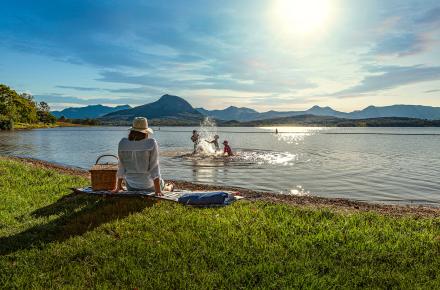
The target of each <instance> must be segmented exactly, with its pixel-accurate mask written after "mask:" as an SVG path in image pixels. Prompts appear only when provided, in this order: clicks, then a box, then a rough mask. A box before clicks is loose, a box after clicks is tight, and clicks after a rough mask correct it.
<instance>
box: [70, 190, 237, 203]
mask: <svg viewBox="0 0 440 290" xmlns="http://www.w3.org/2000/svg"><path fill="white" fill-rule="evenodd" d="M72 190H73V191H74V192H75V193H84V194H92V195H97V196H148V197H152V198H157V199H163V200H168V201H173V202H179V203H181V204H185V205H189V206H199V207H207V206H208V207H215V206H226V205H229V204H231V203H233V202H234V201H237V200H240V199H242V198H243V197H242V196H239V195H237V193H236V192H231V191H189V190H175V191H164V192H162V193H163V196H156V195H155V193H154V192H150V191H120V192H118V193H112V192H111V191H105V190H100V191H93V190H92V188H91V187H84V188H72ZM215 193H223V194H226V198H225V199H224V202H223V203H221V204H219V203H215V204H196V203H197V199H200V196H201V197H202V198H203V197H207V196H212V195H213V194H215ZM191 196H192V197H191ZM197 196H199V198H198V197H197ZM189 200H191V201H189Z"/></svg>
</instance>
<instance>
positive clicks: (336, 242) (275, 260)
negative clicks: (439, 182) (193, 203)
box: [0, 158, 440, 289]
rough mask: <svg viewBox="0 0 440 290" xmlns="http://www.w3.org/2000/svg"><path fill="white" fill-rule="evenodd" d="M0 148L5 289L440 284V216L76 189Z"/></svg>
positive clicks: (71, 180)
mask: <svg viewBox="0 0 440 290" xmlns="http://www.w3.org/2000/svg"><path fill="white" fill-rule="evenodd" d="M87 183H88V181H87V180H85V179H83V178H80V177H74V176H68V175H62V174H59V173H57V172H55V171H52V170H46V169H41V168H35V167H31V166H29V165H25V164H23V163H20V162H18V161H11V160H7V159H1V158H0V288H4V289H11V288H21V289H28V288H74V289H77V288H124V289H127V288H132V289H133V288H249V287H258V288H275V289H279V288H295V287H304V288H324V289H328V288H356V287H366V288H406V289H409V288H427V289H429V288H430V289H434V288H439V287H440V277H439V273H440V240H439V236H440V219H437V218H423V219H422V218H420V219H415V218H412V217H400V218H396V217H388V216H383V215H379V214H374V213H352V214H342V213H338V212H336V211H331V210H329V209H311V208H301V207H293V206H288V205H277V204H269V203H264V202H248V201H240V202H238V203H235V204H234V205H232V206H228V207H225V208H220V209H194V208H188V207H185V206H181V205H178V204H174V203H170V202H163V201H162V202H153V201H151V200H148V199H141V198H109V199H99V198H95V197H89V196H80V195H71V194H70V191H69V189H68V188H69V187H72V186H80V185H84V184H87Z"/></svg>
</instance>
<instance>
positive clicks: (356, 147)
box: [0, 124, 440, 204]
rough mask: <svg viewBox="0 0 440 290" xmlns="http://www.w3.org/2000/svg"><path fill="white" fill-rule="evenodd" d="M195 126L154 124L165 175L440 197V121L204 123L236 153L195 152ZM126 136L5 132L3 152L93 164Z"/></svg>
mask: <svg viewBox="0 0 440 290" xmlns="http://www.w3.org/2000/svg"><path fill="white" fill-rule="evenodd" d="M192 129H193V128H179V127H174V128H170V127H167V128H161V130H160V131H156V133H155V135H154V137H155V138H156V140H157V141H158V143H159V146H160V151H161V152H160V154H161V159H160V162H161V171H162V175H163V177H164V178H165V179H182V180H188V181H194V182H198V183H210V184H217V185H230V186H241V187H247V188H251V189H256V190H269V191H274V192H279V193H282V194H290V195H299V196H301V195H306V194H312V195H319V196H328V197H344V198H352V199H357V200H367V201H377V202H392V203H396V202H404V203H423V204H425V203H434V204H438V203H440V184H439V176H440V150H438V148H440V128H286V127H283V128H278V134H275V129H274V128H216V127H214V126H211V125H209V124H208V125H205V127H204V128H202V129H201V130H200V131H201V132H202V136H203V138H206V139H207V140H209V139H210V138H211V137H213V135H214V134H218V135H219V136H220V141H223V140H224V139H227V140H228V141H229V143H230V145H231V147H232V150H233V151H234V153H235V154H236V155H235V156H232V157H223V156H219V155H220V154H213V152H211V151H210V150H209V149H208V150H205V149H203V150H201V152H200V153H198V154H196V155H192V154H191V152H192V148H193V147H192V142H191V140H190V137H191V131H192ZM126 135H127V128H122V127H87V128H58V129H41V130H32V131H15V132H0V154H9V155H21V156H29V157H33V158H38V159H43V160H48V161H52V162H58V163H62V164H68V165H73V166H78V167H82V168H90V167H91V166H92V164H93V163H94V162H95V160H96V157H97V156H98V155H100V154H106V153H110V154H115V153H116V151H117V144H118V142H119V140H120V139H121V138H122V137H125V136H126ZM205 143H206V142H205ZM220 143H221V142H220ZM207 144H208V143H206V144H204V145H207ZM209 146H211V145H210V144H209ZM211 148H212V147H211Z"/></svg>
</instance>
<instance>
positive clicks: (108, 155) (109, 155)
mask: <svg viewBox="0 0 440 290" xmlns="http://www.w3.org/2000/svg"><path fill="white" fill-rule="evenodd" d="M102 157H115V158H116V160H118V161H119V158H118V156H116V155H113V154H104V155H101V156H99V157H98V159H96V162H95V164H98V162H99V160H100V159H101V158H102Z"/></svg>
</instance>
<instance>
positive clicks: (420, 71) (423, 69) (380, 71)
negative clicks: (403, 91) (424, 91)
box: [333, 65, 440, 97]
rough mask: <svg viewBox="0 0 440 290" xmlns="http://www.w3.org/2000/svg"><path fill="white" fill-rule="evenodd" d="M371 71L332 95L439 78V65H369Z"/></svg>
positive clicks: (357, 93) (355, 92) (347, 94)
mask: <svg viewBox="0 0 440 290" xmlns="http://www.w3.org/2000/svg"><path fill="white" fill-rule="evenodd" d="M367 71H369V72H370V73H372V75H369V76H367V77H365V78H364V79H363V80H362V81H361V82H360V83H359V84H358V85H356V86H353V87H351V88H348V89H345V90H342V91H339V92H336V93H334V94H333V96H338V97H347V96H353V95H361V94H367V93H373V92H377V91H383V90H388V89H393V88H396V87H400V86H403V85H408V84H414V83H419V82H425V81H432V80H440V66H432V67H429V66H423V65H416V66H370V67H367Z"/></svg>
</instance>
